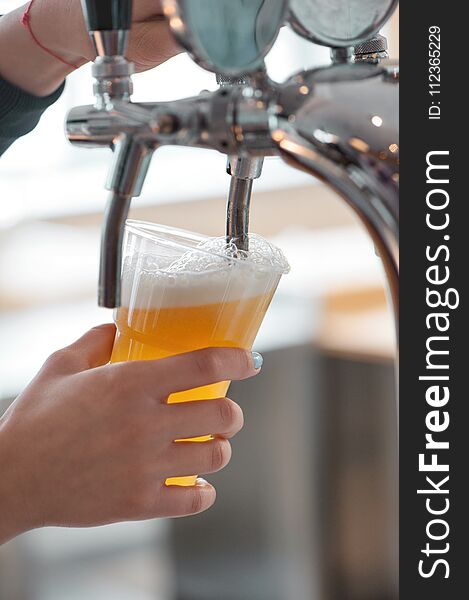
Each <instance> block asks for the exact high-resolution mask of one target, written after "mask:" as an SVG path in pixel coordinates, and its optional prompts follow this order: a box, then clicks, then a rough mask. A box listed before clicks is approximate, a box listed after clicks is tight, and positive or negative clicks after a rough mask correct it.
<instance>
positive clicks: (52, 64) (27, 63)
mask: <svg viewBox="0 0 469 600" xmlns="http://www.w3.org/2000/svg"><path fill="white" fill-rule="evenodd" d="M35 8H36V10H34V11H33V12H32V15H31V27H32V29H33V31H34V32H35V34H36V36H37V37H38V39H40V40H41V43H43V44H44V45H45V46H46V47H47V48H51V46H53V45H54V42H53V38H52V37H51V35H50V30H51V22H50V21H49V20H50V19H52V15H51V14H49V12H48V10H47V6H46V5H44V6H41V4H38V6H37V7H35ZM24 10H25V7H22V8H19V9H17V10H14V11H12V12H11V13H8V14H6V15H5V16H3V17H2V18H0V75H1V76H2V77H3V79H5V80H7V81H9V82H10V83H12V84H13V85H16V86H17V87H19V88H21V89H22V90H24V91H26V92H28V93H30V94H33V95H35V96H40V97H43V96H48V95H50V94H52V93H53V92H54V91H55V90H56V89H57V88H58V87H59V86H60V85H61V83H62V82H63V80H64V79H65V77H66V76H67V75H68V74H69V73H71V72H72V71H73V70H74V69H73V67H71V66H68V65H66V64H65V63H63V62H61V61H60V60H57V58H55V57H54V56H51V55H50V54H48V53H47V52H45V51H44V50H43V49H42V48H40V47H39V46H38V45H37V44H36V42H35V41H34V40H33V39H32V37H31V35H30V33H29V32H28V31H27V30H26V28H25V27H24V26H23V25H22V24H21V16H22V14H23V12H24ZM46 21H49V22H48V23H46ZM57 27H60V25H57ZM46 31H47V32H49V33H48V34H47V35H46V33H45V32H46ZM51 50H54V49H53V48H51ZM61 56H62V55H61ZM62 58H64V59H65V60H67V61H69V62H70V63H71V64H73V65H75V66H77V67H78V66H80V65H82V64H84V63H85V62H86V59H85V58H83V57H80V56H76V55H72V54H70V55H67V56H62Z"/></svg>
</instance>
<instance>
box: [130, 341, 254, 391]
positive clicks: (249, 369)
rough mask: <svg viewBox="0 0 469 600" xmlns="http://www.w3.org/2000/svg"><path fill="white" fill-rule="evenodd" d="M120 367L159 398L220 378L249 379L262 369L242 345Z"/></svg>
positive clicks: (207, 383) (207, 349)
mask: <svg viewBox="0 0 469 600" xmlns="http://www.w3.org/2000/svg"><path fill="white" fill-rule="evenodd" d="M119 369H120V370H121V371H122V373H123V375H124V378H125V380H126V381H127V382H129V383H132V382H133V381H134V382H137V381H138V383H139V385H140V386H141V388H143V389H146V390H147V392H148V394H149V395H152V396H154V397H156V398H159V399H160V400H165V399H166V398H167V397H168V396H169V395H170V394H172V393H174V392H181V391H184V390H189V389H191V388H195V387H200V386H203V385H209V384H211V383H217V382H219V381H227V380H240V379H247V378H248V377H252V376H253V375H256V374H257V373H258V372H259V369H256V368H255V367H254V362H253V357H252V353H251V352H250V351H249V350H243V349H241V348H204V349H203V350H196V351H194V352H188V353H186V354H178V355H176V356H171V357H169V358H163V359H160V360H145V361H133V362H132V361H131V362H127V363H121V364H120V365H119ZM156 390H157V392H156ZM155 392H156V396H155Z"/></svg>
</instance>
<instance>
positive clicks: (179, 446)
mask: <svg viewBox="0 0 469 600" xmlns="http://www.w3.org/2000/svg"><path fill="white" fill-rule="evenodd" d="M230 459H231V444H230V442H229V441H228V440H225V439H224V438H215V439H213V440H210V441H208V442H173V444H172V445H171V447H170V449H169V450H168V452H167V454H166V457H165V461H164V465H162V466H163V471H164V472H165V473H168V476H170V477H184V476H186V475H190V474H191V473H201V474H203V475H205V474H208V473H216V472H217V471H220V470H221V469H223V468H224V467H226V465H227V464H228V463H229V462H230Z"/></svg>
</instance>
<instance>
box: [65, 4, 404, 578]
mask: <svg viewBox="0 0 469 600" xmlns="http://www.w3.org/2000/svg"><path fill="white" fill-rule="evenodd" d="M396 5H397V0H334V2H331V1H330V0H163V8H164V14H165V16H166V17H167V19H168V23H169V27H170V29H171V30H172V32H173V34H174V36H175V37H176V39H177V40H178V42H179V43H180V44H181V45H182V46H183V47H184V48H185V50H186V51H187V52H188V53H189V55H190V56H191V57H192V58H193V59H194V60H195V61H196V62H197V63H198V64H199V65H200V66H202V67H203V68H204V69H207V70H209V71H211V72H213V73H218V74H219V75H218V81H219V83H220V84H221V85H220V87H219V89H217V90H216V91H214V92H206V91H205V92H201V93H200V94H199V95H198V96H195V97H193V98H187V99H181V100H175V101H170V102H146V103H132V102H131V93H132V85H131V74H132V66H131V65H130V64H129V63H128V62H127V61H126V60H125V58H124V54H125V44H126V37H127V32H128V29H129V27H130V14H131V1H130V0H121V1H119V0H83V7H84V12H85V16H86V19H87V23H88V27H89V30H90V32H91V36H92V39H93V40H94V42H95V46H96V50H97V55H98V56H97V58H96V60H95V64H94V65H93V76H94V78H95V84H94V89H95V95H96V102H95V104H94V105H90V106H82V107H76V108H74V109H72V110H71V111H70V112H69V115H68V117H67V125H66V131H67V135H68V138H69V140H70V141H71V142H72V143H73V144H76V145H81V146H84V147H108V148H111V149H112V150H113V160H112V164H111V169H110V172H109V177H108V180H107V184H106V187H107V189H108V190H110V197H109V200H108V204H107V209H106V213H105V218H104V225H103V235H102V244H101V260H100V275H99V303H100V305H101V306H106V307H116V306H119V303H120V275H121V266H122V265H121V260H122V237H123V231H124V224H125V219H126V216H127V212H128V209H129V204H130V200H131V198H132V197H134V196H137V195H138V194H139V193H140V191H141V188H142V185H143V182H144V179H145V175H146V172H147V169H148V166H149V163H150V160H151V157H152V155H153V154H155V155H157V154H158V148H160V147H161V146H164V145H176V146H191V147H198V148H207V149H211V150H218V151H219V152H221V153H223V154H225V155H226V156H227V158H228V168H227V170H228V173H229V174H230V176H231V185H230V191H229V194H228V203H227V226H226V236H227V238H228V240H232V239H234V240H235V241H236V244H237V245H238V247H239V248H241V249H243V250H245V249H247V242H248V238H247V235H246V234H247V232H248V225H249V206H250V200H251V191H252V184H253V180H254V179H255V178H257V177H258V176H259V175H260V173H261V169H262V161H263V159H264V157H266V156H277V157H280V158H282V159H283V160H284V161H285V162H287V163H288V164H289V165H291V166H292V167H294V168H296V169H301V170H303V171H305V172H307V173H309V174H311V175H312V176H315V177H317V178H319V179H321V180H322V181H324V182H325V183H326V184H327V185H328V186H330V187H331V188H332V189H333V190H335V191H336V192H337V193H338V195H339V196H341V197H342V198H343V199H344V201H345V202H346V203H347V204H348V205H349V206H350V207H351V208H352V209H353V210H354V211H355V213H356V214H357V215H358V217H359V219H360V220H361V222H362V223H363V224H364V226H365V227H366V229H367V231H368V232H369V234H370V236H371V238H372V240H373V242H374V244H375V247H376V248H377V251H378V254H379V256H380V258H381V259H382V262H383V265H384V268H385V271H386V275H387V280H388V284H389V288H390V291H391V299H392V305H393V308H394V315H395V323H396V326H397V325H398V318H399V311H398V290H399V139H398V94H399V67H398V64H397V63H395V62H393V61H390V60H388V59H387V58H386V45H385V40H384V38H382V37H380V36H379V34H378V32H379V31H380V29H381V28H382V26H383V25H384V23H385V22H386V21H387V19H388V18H389V16H390V15H391V13H392V11H393V10H394V8H395V7H396ZM285 23H287V24H288V25H289V26H290V27H292V28H293V29H294V31H295V32H297V33H298V34H299V35H301V36H303V37H305V38H306V39H308V40H310V41H311V42H313V43H315V44H322V45H325V46H328V47H329V48H330V49H331V56H332V59H333V60H332V64H329V65H325V66H323V67H318V68H313V69H309V70H305V71H300V72H298V73H294V74H292V75H291V77H290V78H288V79H287V80H286V81H285V82H282V83H278V82H273V81H271V80H270V79H269V77H268V76H267V73H266V71H265V67H264V59H265V56H266V55H267V53H268V52H269V50H270V48H271V47H272V45H273V43H274V41H275V39H276V37H277V34H278V32H279V30H280V28H281V27H282V26H283V25H284V24H285ZM181 168H182V167H181ZM312 193H313V192H312ZM293 202H294V201H291V202H290V201H289V202H288V206H287V208H288V209H289V210H291V205H292V204H293ZM388 545H389V546H390V547H391V548H390V555H392V556H393V557H395V556H396V552H397V551H396V548H395V540H394V538H393V539H390V540H389V544H388ZM390 562H392V561H390ZM394 567H395V565H394V564H390V569H389V571H390V572H391V571H392V573H391V575H390V577H391V579H392V581H395V579H396V577H395V573H394V572H393V569H394Z"/></svg>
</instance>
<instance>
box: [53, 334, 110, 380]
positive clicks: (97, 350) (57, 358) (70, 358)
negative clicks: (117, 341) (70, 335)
mask: <svg viewBox="0 0 469 600" xmlns="http://www.w3.org/2000/svg"><path fill="white" fill-rule="evenodd" d="M115 333H116V328H115V325H114V324H113V323H106V324H104V325H98V326H97V327H93V328H92V329H90V330H89V331H87V332H86V333H85V334H84V335H82V336H81V338H79V339H78V340H77V341H76V342H74V343H73V344H70V346H67V347H66V348H63V349H62V350H58V351H57V352H55V353H54V354H52V356H50V357H49V359H48V361H47V363H46V365H47V367H48V368H51V369H53V370H55V371H57V372H60V373H77V372H79V371H85V370H87V369H92V368H94V367H98V366H101V365H105V364H106V363H108V362H109V359H110V358H111V352H112V345H113V343H114V336H115Z"/></svg>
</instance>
